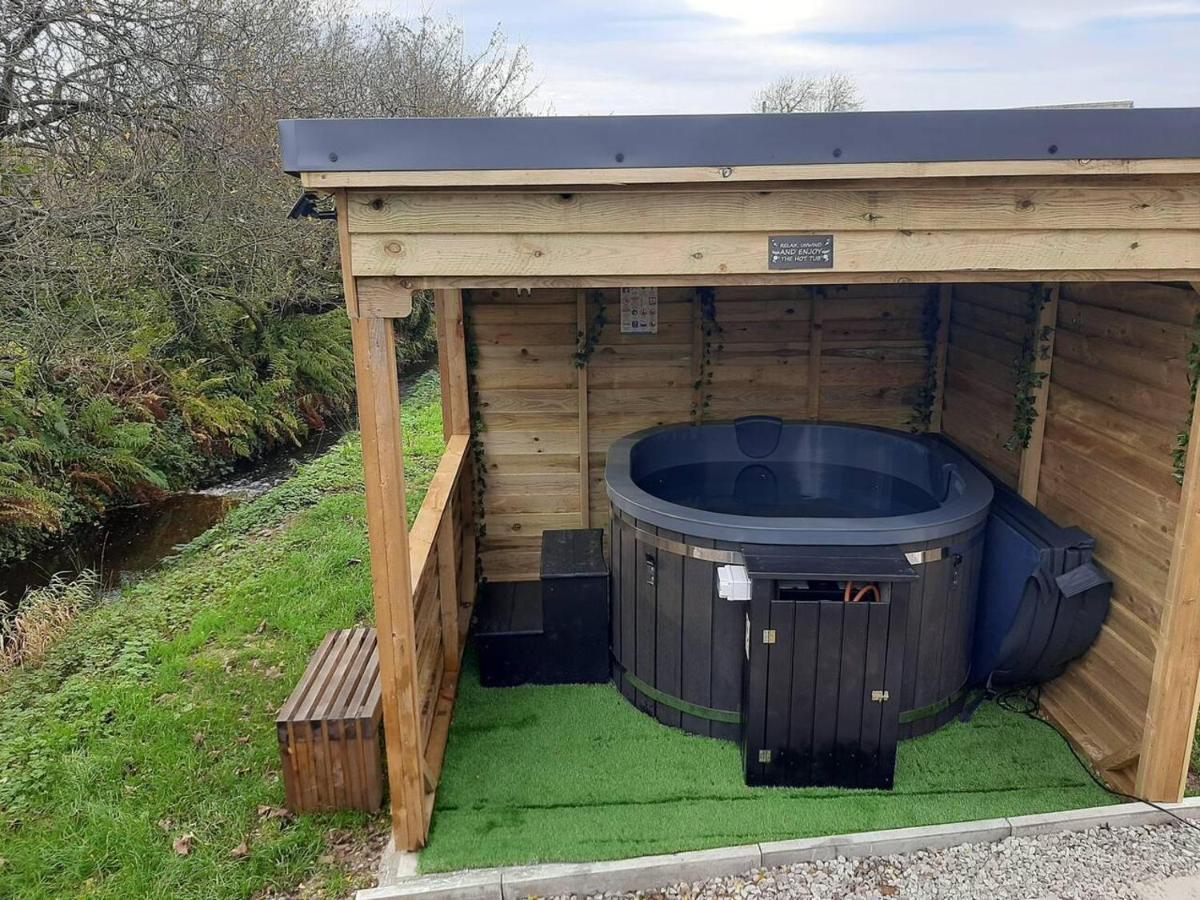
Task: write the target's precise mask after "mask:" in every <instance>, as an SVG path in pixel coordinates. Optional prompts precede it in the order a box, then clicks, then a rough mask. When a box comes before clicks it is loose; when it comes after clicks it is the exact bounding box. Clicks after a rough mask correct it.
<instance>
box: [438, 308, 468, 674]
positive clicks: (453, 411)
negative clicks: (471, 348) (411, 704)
mask: <svg viewBox="0 0 1200 900" xmlns="http://www.w3.org/2000/svg"><path fill="white" fill-rule="evenodd" d="M434 312H435V314H436V316H437V341H438V374H439V376H440V378H441V382H442V434H443V435H444V436H445V438H446V440H449V439H450V438H451V437H453V436H454V435H456V434H461V435H467V436H468V437H469V436H470V434H471V392H470V377H469V376H470V373H469V372H468V371H467V332H466V323H465V319H464V313H463V296H462V291H461V290H456V289H447V290H439V291H434ZM473 477H474V476H473V475H472V472H471V469H470V467H469V466H468V467H466V468H465V469H464V470H463V472H462V473H461V474H460V476H459V479H460V486H459V488H458V490H459V491H460V492H461V493H460V495H459V499H458V500H457V502H455V503H453V504H451V505H453V506H454V510H453V511H452V510H451V509H450V508H449V505H448V507H447V510H446V514H445V518H444V519H443V522H442V528H440V529H439V532H438V566H439V571H438V576H439V578H440V579H441V588H440V589H441V590H442V592H443V593H442V601H443V605H442V632H443V649H444V651H445V662H446V671H447V672H454V673H457V672H458V670H459V667H460V666H461V662H462V650H463V644H464V640H463V639H464V637H465V635H466V630H467V626H468V624H469V623H470V619H471V611H472V609H473V608H474V606H475V522H474V507H473V503H472V500H471V498H472V497H473V493H472V491H473V490H474V487H473ZM451 518H453V519H454V520H455V521H456V523H457V524H456V527H455V528H454V529H453V530H452V533H450V534H445V532H446V519H451ZM460 541H461V543H462V554H461V555H462V562H461V567H460V570H459V571H458V572H455V582H454V588H453V590H452V593H453V596H454V602H455V604H456V605H457V610H456V611H455V613H454V614H453V615H451V612H450V607H449V606H448V605H447V603H446V601H447V600H448V596H447V594H448V592H451V591H450V589H448V588H447V586H446V585H447V582H446V579H447V577H448V574H449V572H448V569H447V564H449V565H450V566H453V560H454V559H455V558H456V557H457V556H458V549H457V545H458V542H460ZM447 548H449V549H447ZM443 551H446V552H447V553H449V554H451V555H450V556H449V557H444V556H443ZM443 560H449V563H446V562H443ZM452 623H453V625H454V628H455V629H456V634H455V636H454V637H453V639H452V638H451V636H450V633H449V632H450V628H451V624H452Z"/></svg>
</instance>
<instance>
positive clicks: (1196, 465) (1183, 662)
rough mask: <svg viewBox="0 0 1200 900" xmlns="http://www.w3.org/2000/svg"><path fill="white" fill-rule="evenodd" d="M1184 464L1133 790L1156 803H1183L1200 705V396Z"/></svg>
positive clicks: (1196, 404)
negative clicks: (1140, 749)
mask: <svg viewBox="0 0 1200 900" xmlns="http://www.w3.org/2000/svg"><path fill="white" fill-rule="evenodd" d="M1184 465H1185V468H1184V475H1183V490H1182V492H1181V494H1180V498H1179V515H1178V518H1177V519H1176V521H1175V542H1174V546H1173V548H1172V550H1171V568H1170V572H1169V573H1168V575H1167V593H1166V597H1165V599H1164V603H1163V612H1162V622H1161V624H1160V625H1159V631H1158V640H1157V642H1156V643H1157V646H1156V648H1155V653H1154V673H1153V675H1152V676H1151V679H1150V698H1149V700H1150V702H1149V704H1148V705H1147V709H1146V723H1145V727H1144V728H1143V731H1142V752H1141V756H1140V760H1139V762H1138V770H1137V782H1136V785H1135V788H1134V793H1136V794H1137V796H1139V797H1141V798H1143V799H1145V800H1152V801H1155V802H1158V803H1163V802H1166V803H1174V802H1177V801H1179V800H1181V799H1183V790H1184V784H1185V782H1186V779H1187V773H1188V761H1189V759H1190V758H1191V752H1192V739H1193V737H1194V736H1195V732H1196V706H1197V703H1200V394H1198V395H1197V402H1196V403H1195V404H1193V407H1192V427H1191V430H1190V432H1189V434H1188V449H1187V460H1186V462H1185V464H1184Z"/></svg>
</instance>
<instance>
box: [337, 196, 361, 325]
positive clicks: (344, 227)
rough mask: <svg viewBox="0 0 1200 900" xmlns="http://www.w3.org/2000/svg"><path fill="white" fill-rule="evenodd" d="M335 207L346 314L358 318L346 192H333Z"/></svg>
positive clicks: (348, 204) (356, 290)
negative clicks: (351, 261) (351, 264)
mask: <svg viewBox="0 0 1200 900" xmlns="http://www.w3.org/2000/svg"><path fill="white" fill-rule="evenodd" d="M333 207H334V209H335V210H336V211H337V229H338V248H339V249H340V251H341V258H342V293H344V294H345V295H346V313H347V314H348V315H349V316H350V318H351V319H357V318H358V288H357V286H356V284H355V281H354V270H353V269H352V268H351V266H350V201H349V199H348V196H347V194H346V192H345V191H344V190H342V191H334V192H333Z"/></svg>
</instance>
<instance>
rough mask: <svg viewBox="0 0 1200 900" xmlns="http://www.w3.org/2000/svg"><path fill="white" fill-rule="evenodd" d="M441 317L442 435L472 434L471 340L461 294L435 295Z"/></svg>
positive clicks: (438, 322) (439, 369)
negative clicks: (469, 388) (467, 332)
mask: <svg viewBox="0 0 1200 900" xmlns="http://www.w3.org/2000/svg"><path fill="white" fill-rule="evenodd" d="M433 294H434V314H435V316H436V317H437V342H438V374H439V375H440V377H441V381H442V434H443V435H444V436H445V437H446V438H447V439H449V437H450V436H451V435H453V434H470V433H471V404H470V396H469V391H468V387H467V337H466V328H465V326H464V324H463V300H462V291H460V290H442V291H434V292H433Z"/></svg>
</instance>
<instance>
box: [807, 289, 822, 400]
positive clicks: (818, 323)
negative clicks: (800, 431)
mask: <svg viewBox="0 0 1200 900" xmlns="http://www.w3.org/2000/svg"><path fill="white" fill-rule="evenodd" d="M824 298H825V292H824V291H822V290H821V289H820V288H813V289H812V290H811V291H810V294H809V313H808V417H809V418H810V419H813V420H814V421H815V420H817V419H819V418H821V342H822V332H823V330H824V315H825V313H824V307H823V304H822V302H821V301H822V300H824Z"/></svg>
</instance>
